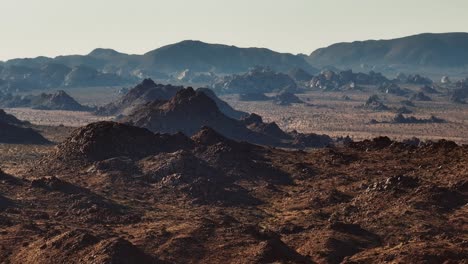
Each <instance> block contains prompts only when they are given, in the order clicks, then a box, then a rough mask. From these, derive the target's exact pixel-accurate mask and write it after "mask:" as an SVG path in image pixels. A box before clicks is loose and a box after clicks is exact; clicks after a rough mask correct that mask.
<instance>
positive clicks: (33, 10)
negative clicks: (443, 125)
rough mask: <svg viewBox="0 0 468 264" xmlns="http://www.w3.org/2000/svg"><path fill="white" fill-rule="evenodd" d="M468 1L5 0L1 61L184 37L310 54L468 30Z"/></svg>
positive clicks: (0, 15)
mask: <svg viewBox="0 0 468 264" xmlns="http://www.w3.org/2000/svg"><path fill="white" fill-rule="evenodd" d="M467 10H468V0H446V1H442V0H284V1H283V0H281V1H280V0H185V1H181V0H128V1H123V0H0V60H6V59H10V58H16V57H35V56H39V55H45V56H56V55H61V54H86V53H89V52H90V51H91V50H92V49H94V48H96V47H101V48H113V49H116V50H118V51H121V52H126V53H136V54H141V53H144V52H147V51H149V50H152V49H155V48H158V47H160V46H163V45H166V44H171V43H175V42H178V41H181V40H185V39H197V40H202V41H205V42H210V43H223V44H232V45H236V46H241V47H254V46H255V47H267V48H270V49H273V50H276V51H281V52H291V53H307V54H309V53H310V52H312V51H313V50H314V49H316V48H319V47H323V46H328V45H330V44H332V43H335V42H343V41H353V40H365V39H388V38H394V37H401V36H406V35H411V34H415V33H422V32H468V16H467V15H466V11H467Z"/></svg>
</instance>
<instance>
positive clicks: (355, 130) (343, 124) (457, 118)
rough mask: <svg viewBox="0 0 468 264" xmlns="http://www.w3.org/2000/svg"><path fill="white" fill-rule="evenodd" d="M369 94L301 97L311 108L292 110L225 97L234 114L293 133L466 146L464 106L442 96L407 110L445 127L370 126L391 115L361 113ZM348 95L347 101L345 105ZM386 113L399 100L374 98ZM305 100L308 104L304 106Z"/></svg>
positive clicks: (467, 116) (467, 115)
mask: <svg viewBox="0 0 468 264" xmlns="http://www.w3.org/2000/svg"><path fill="white" fill-rule="evenodd" d="M372 94H373V93H369V92H359V91H356V92H352V91H347V92H321V91H314V92H309V93H307V94H301V95H299V97H300V98H301V99H303V100H304V101H306V102H307V103H309V104H310V105H301V104H296V105H293V106H288V107H285V106H279V105H275V104H274V103H272V102H269V101H266V102H242V101H239V100H237V96H226V97H223V99H224V100H225V101H227V102H228V103H229V104H230V105H231V106H233V107H234V108H236V109H239V110H242V111H246V112H254V113H257V114H259V115H261V116H262V117H264V119H265V121H270V122H276V123H278V125H279V126H280V127H281V128H282V129H284V130H287V131H290V130H297V131H299V132H302V133H319V134H328V135H330V136H347V135H349V136H350V137H351V138H353V139H355V140H362V139H369V138H373V137H376V136H388V137H391V138H392V139H395V140H402V139H407V138H411V137H418V138H421V139H442V138H445V139H448V140H453V141H456V142H459V143H464V144H468V104H454V103H451V102H448V100H447V98H446V97H445V96H438V95H435V96H432V95H431V97H432V98H433V101H428V102H417V101H414V103H415V104H416V107H409V108H410V109H412V110H413V112H414V113H413V114H410V115H413V116H415V117H417V118H428V117H430V116H431V115H435V116H436V117H439V118H443V119H445V120H446V121H447V122H446V123H437V124H436V123H432V124H369V121H370V120H371V119H376V120H377V121H386V120H390V119H391V118H393V117H394V116H395V112H394V111H382V112H376V111H371V110H365V109H360V108H359V106H361V105H363V104H364V103H365V101H366V100H367V98H368V97H369V96H370V95H372ZM344 95H347V96H349V97H350V98H351V100H343V99H342V97H343V96H344ZM378 95H379V96H380V97H381V98H382V99H384V98H385V100H384V103H385V105H387V106H389V107H401V104H400V103H399V102H400V101H402V100H404V98H403V97H399V96H392V95H382V94H378ZM307 99H309V100H307Z"/></svg>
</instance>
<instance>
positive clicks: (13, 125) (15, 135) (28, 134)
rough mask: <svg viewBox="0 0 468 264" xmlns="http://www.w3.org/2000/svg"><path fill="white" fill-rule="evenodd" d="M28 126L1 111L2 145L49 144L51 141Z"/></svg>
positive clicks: (0, 133)
mask: <svg viewBox="0 0 468 264" xmlns="http://www.w3.org/2000/svg"><path fill="white" fill-rule="evenodd" d="M27 126H28V124H27V123H25V122H22V121H20V120H18V119H17V118H16V117H15V116H13V115H9V114H7V113H5V111H3V110H1V109H0V143H8V144H47V143H49V141H48V140H47V139H45V138H44V137H43V136H42V135H41V134H39V133H38V132H37V131H35V130H33V129H32V128H29V127H27Z"/></svg>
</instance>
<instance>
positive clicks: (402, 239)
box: [0, 124, 468, 264]
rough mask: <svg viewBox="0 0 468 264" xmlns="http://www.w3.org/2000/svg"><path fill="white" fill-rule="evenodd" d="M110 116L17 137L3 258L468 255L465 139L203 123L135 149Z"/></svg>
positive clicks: (7, 189) (316, 259) (129, 134)
mask: <svg viewBox="0 0 468 264" xmlns="http://www.w3.org/2000/svg"><path fill="white" fill-rule="evenodd" d="M102 126H103V127H104V128H103V129H102V130H99V129H96V128H84V129H82V130H80V131H78V132H76V133H74V134H73V135H74V137H73V138H71V139H68V140H66V141H65V144H63V145H60V146H59V147H55V146H45V147H41V148H36V147H35V146H28V147H21V146H14V145H11V146H9V147H10V148H13V151H12V152H16V153H18V152H23V154H24V155H23V156H21V157H20V158H17V160H16V161H15V163H16V164H12V163H10V164H5V165H4V163H3V162H4V161H2V169H3V171H4V172H6V174H3V173H1V175H0V194H1V195H0V259H2V260H3V262H4V263H12V264H13V263H22V264H23V263H35V264H36V263H39V264H41V263H340V262H344V263H384V262H387V263H468V261H467V259H468V255H467V251H466V248H467V247H468V242H467V241H468V232H467V230H468V224H467V223H468V222H467V221H468V207H467V198H468V181H467V179H468V177H467V176H468V148H467V147H466V146H464V147H460V146H456V145H454V144H452V143H450V142H441V143H438V144H434V143H431V144H427V145H424V146H421V147H414V146H409V145H402V144H398V143H394V142H391V141H389V140H386V139H379V140H375V141H367V142H362V143H356V144H352V145H349V146H340V147H336V148H325V149H319V150H313V151H308V152H304V151H286V150H280V149H274V148H263V147H254V146H250V145H245V144H239V143H233V142H231V141H228V140H225V139H223V138H222V137H218V136H216V135H213V134H212V133H210V132H203V133H201V134H200V135H197V136H194V138H193V139H192V141H191V142H192V143H190V142H188V143H187V144H180V142H186V140H182V141H181V139H180V138H179V139H177V141H175V142H177V144H175V145H174V143H170V142H174V141H171V139H170V138H165V139H164V138H163V139H162V141H160V144H161V145H164V146H166V147H168V149H167V150H158V151H155V152H154V153H152V154H150V153H147V154H145V156H146V155H147V156H146V157H141V156H140V157H137V156H132V155H133V154H131V153H139V152H138V151H137V152H135V146H141V147H142V148H143V147H144V146H146V145H147V142H148V141H147V140H140V139H141V138H140V136H138V137H137V136H136V135H137V134H138V133H140V132H138V133H137V132H135V131H133V130H129V129H127V128H125V127H123V128H122V127H120V126H114V127H118V129H120V130H118V132H116V130H114V129H113V128H111V127H110V126H109V125H106V124H103V125H102ZM41 129H42V132H43V133H44V134H45V135H46V136H47V137H48V138H49V139H52V140H56V141H63V136H62V135H67V134H68V133H69V132H70V131H69V130H68V128H65V127H60V128H52V127H42V128H41ZM103 131H106V133H104V134H103ZM148 137H149V136H148ZM139 138H140V139H139ZM103 140H104V141H103ZM107 140H110V142H113V143H116V144H108V143H109V141H107ZM189 141H190V140H189ZM104 142H105V143H104ZM118 142H120V143H121V144H117V143H118ZM103 144H104V145H103ZM171 144H172V145H171ZM103 146H105V147H106V148H108V149H103V148H102V147H103ZM2 147H4V146H2ZM145 149H147V148H145ZM169 149H170V150H169ZM2 153H4V152H2ZM28 153H34V155H28ZM99 153H100V154H104V155H106V153H115V154H114V155H115V156H116V157H119V158H111V159H104V157H103V158H99V156H96V155H97V154H99ZM74 154H79V155H82V156H83V157H84V158H83V159H81V158H76V159H75V156H74ZM124 154H125V155H127V157H122V156H123V155H124ZM79 157H81V156H79ZM86 157H90V159H91V157H92V160H88V159H85V158H86ZM106 158H107V157H106ZM102 159H104V160H102ZM232 194H235V195H234V196H233V195H232ZM124 260H126V261H124Z"/></svg>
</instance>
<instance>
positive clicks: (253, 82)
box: [212, 67, 297, 94]
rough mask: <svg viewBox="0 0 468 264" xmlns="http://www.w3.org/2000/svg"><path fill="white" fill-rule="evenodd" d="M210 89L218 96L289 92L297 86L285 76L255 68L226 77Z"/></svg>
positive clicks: (269, 70)
mask: <svg viewBox="0 0 468 264" xmlns="http://www.w3.org/2000/svg"><path fill="white" fill-rule="evenodd" d="M212 87H213V90H214V91H215V92H217V93H218V94H235V93H238V94H246V93H252V92H255V93H271V92H280V91H282V90H289V91H291V90H296V89H297V84H296V82H295V81H294V80H293V79H292V78H291V77H290V76H289V75H287V74H284V73H279V72H275V71H273V70H272V69H270V68H264V67H256V68H253V69H251V70H250V71H248V72H247V73H245V74H240V75H230V76H226V77H225V78H223V79H221V80H220V81H218V82H217V83H215V84H214V85H213V86H212Z"/></svg>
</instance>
